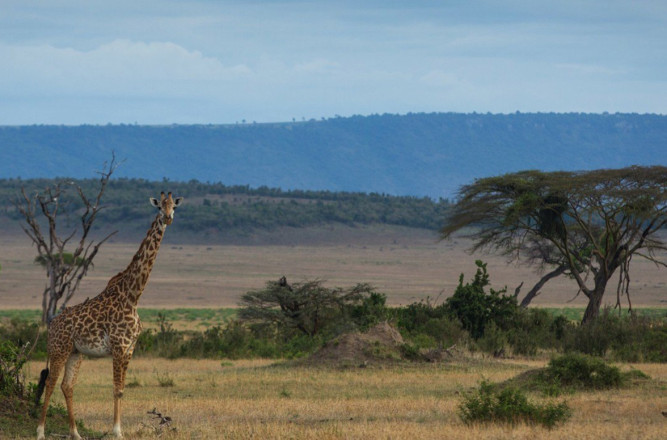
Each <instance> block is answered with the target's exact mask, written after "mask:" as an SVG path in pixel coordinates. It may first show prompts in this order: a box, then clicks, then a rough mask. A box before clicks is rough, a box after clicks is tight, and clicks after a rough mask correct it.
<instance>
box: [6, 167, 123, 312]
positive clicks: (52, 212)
mask: <svg viewBox="0 0 667 440" xmlns="http://www.w3.org/2000/svg"><path fill="white" fill-rule="evenodd" d="M116 167H117V163H116V160H115V156H113V157H112V159H111V162H110V163H108V164H105V167H104V169H103V170H102V171H99V172H98V174H99V175H100V185H99V189H98V191H97V194H96V195H95V196H94V197H92V198H91V197H88V196H87V195H86V194H85V193H84V192H83V189H82V188H81V187H80V186H78V185H76V184H74V183H73V182H71V181H59V182H56V183H55V184H53V185H50V186H48V187H46V188H45V189H44V190H43V191H41V192H35V193H32V194H28V192H27V191H26V189H25V187H22V188H21V195H20V196H19V197H18V198H17V199H16V200H15V201H14V206H15V207H16V209H17V211H18V212H19V213H20V214H21V215H22V216H23V220H25V224H22V225H21V227H22V228H23V231H24V232H25V233H26V234H27V235H28V237H30V239H31V240H32V243H33V244H34V245H35V246H36V247H37V252H38V256H37V257H36V258H35V262H36V263H39V264H41V265H42V266H44V267H45V268H46V276H47V278H48V281H47V284H46V286H45V288H44V292H43V294H42V322H43V323H46V324H48V323H49V322H51V320H52V319H53V317H54V316H55V315H56V314H57V311H58V306H59V305H60V309H61V310H62V309H64V308H65V307H66V306H67V303H68V302H69V300H70V299H71V298H72V296H74V293H75V292H76V289H77V288H78V287H79V283H80V282H81V280H82V279H83V277H84V276H85V275H86V274H87V273H88V269H89V268H90V267H92V264H93V258H95V256H96V255H97V252H98V251H99V249H100V246H102V244H103V243H104V242H105V241H107V240H108V239H109V238H111V237H112V236H113V235H114V234H115V233H116V232H117V231H114V232H111V233H109V234H107V235H106V236H105V237H103V238H102V239H101V240H100V241H98V242H97V243H95V242H94V241H93V240H92V239H91V238H90V233H91V231H92V228H93V224H94V223H95V220H97V215H98V213H99V212H100V210H102V209H103V206H102V204H101V201H102V196H103V195H104V191H105V189H106V187H107V185H108V183H109V179H110V178H111V175H112V174H113V172H114V170H115V169H116ZM70 190H74V191H75V192H76V196H75V197H70V196H69V191H70ZM77 202H79V203H77ZM62 215H64V216H71V215H77V216H78V217H79V219H80V224H79V227H74V228H73V230H71V231H67V232H65V231H64V229H65V228H66V227H63V226H62V224H59V220H60V216H62ZM44 227H45V228H46V232H44V231H43V228H44ZM71 247H73V249H71V252H66V251H65V249H66V248H71Z"/></svg>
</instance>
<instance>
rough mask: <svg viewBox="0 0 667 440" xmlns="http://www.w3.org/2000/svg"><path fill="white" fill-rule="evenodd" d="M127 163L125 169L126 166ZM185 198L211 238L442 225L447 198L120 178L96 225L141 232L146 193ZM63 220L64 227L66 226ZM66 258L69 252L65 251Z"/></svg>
mask: <svg viewBox="0 0 667 440" xmlns="http://www.w3.org/2000/svg"><path fill="white" fill-rule="evenodd" d="M120 169H122V167H121V168H120ZM69 180H72V181H73V182H74V183H75V184H76V185H78V186H80V187H81V188H82V189H83V191H84V192H86V193H93V192H94V191H95V188H96V185H97V184H98V180H96V179H68V181H69ZM56 182H58V180H56V179H30V180H14V179H9V180H7V179H0V199H4V200H7V201H11V200H15V199H16V197H17V195H19V194H20V191H21V187H25V188H26V191H28V192H29V193H30V192H31V191H37V190H43V188H44V187H46V186H48V185H54V184H55V183H56ZM165 187H168V190H170V191H172V192H173V193H174V194H178V195H179V196H183V197H185V203H186V205H185V206H187V208H184V209H187V215H181V216H180V217H179V218H178V226H177V227H178V228H179V230H180V231H182V232H186V233H187V232H190V233H193V234H197V236H198V237H199V238H198V239H199V240H202V239H204V240H207V242H210V239H211V237H226V238H227V239H230V238H233V237H239V236H241V237H242V236H244V235H247V234H250V233H252V232H253V231H261V230H274V229H276V228H281V227H293V228H302V227H309V226H317V225H322V224H332V223H339V224H345V225H350V226H352V225H372V224H387V225H397V226H407V227H413V228H421V229H431V230H436V229H437V228H438V227H439V225H440V223H441V222H442V219H443V218H444V216H445V212H446V210H447V208H448V207H449V203H448V202H447V201H445V200H439V201H434V200H432V199H430V198H427V197H409V196H403V197H399V196H390V195H385V194H377V193H372V194H364V193H349V192H329V191H297V190H292V191H283V190H280V189H278V188H267V187H259V188H250V187H249V186H226V185H223V184H222V183H202V182H199V181H196V180H193V181H190V182H168V183H165V182H149V181H146V180H142V179H126V178H117V179H113V180H111V181H110V182H109V185H108V186H107V188H106V191H105V194H104V202H105V203H104V204H105V208H104V209H103V210H101V211H100V212H99V213H98V216H97V221H96V228H99V229H101V230H107V229H109V230H110V229H117V227H116V225H117V224H119V223H122V224H123V225H124V226H123V230H121V231H120V234H124V235H127V234H140V233H143V232H145V231H146V229H147V227H148V224H147V223H146V219H147V218H150V216H151V215H152V213H153V211H152V210H151V207H150V206H149V204H148V197H149V196H155V195H157V194H159V193H160V191H164V190H165ZM61 198H62V199H63V200H62V203H61V209H62V210H63V214H65V216H64V217H63V224H62V226H63V227H66V228H69V227H73V226H75V224H74V223H72V219H73V218H76V217H75V215H74V214H75V213H76V212H77V211H78V210H80V209H81V208H82V207H83V205H82V202H81V200H79V199H77V194H76V193H75V192H71V193H68V192H66V193H64V194H63V195H62V197H61ZM0 215H6V216H8V217H9V218H10V219H12V220H17V221H18V220H20V216H19V214H18V212H16V210H14V209H0ZM60 226H61V225H59V227H60ZM65 256H66V255H65Z"/></svg>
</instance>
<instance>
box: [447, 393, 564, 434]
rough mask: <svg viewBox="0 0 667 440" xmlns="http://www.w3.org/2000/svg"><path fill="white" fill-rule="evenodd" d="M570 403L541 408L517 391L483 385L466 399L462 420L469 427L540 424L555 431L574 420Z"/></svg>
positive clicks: (462, 403) (461, 406)
mask: <svg viewBox="0 0 667 440" xmlns="http://www.w3.org/2000/svg"><path fill="white" fill-rule="evenodd" d="M571 413H572V412H571V410H570V408H569V406H568V405H567V403H566V402H560V403H558V404H553V403H547V404H545V405H539V404H536V403H531V402H530V401H528V398H527V397H526V395H525V393H524V392H523V391H521V390H519V389H516V388H504V389H502V390H499V389H498V388H497V387H496V386H495V385H493V384H491V383H490V382H487V381H482V383H481V384H480V386H479V389H478V390H476V391H475V392H473V393H469V394H467V395H465V396H464V397H463V401H462V402H461V404H460V405H459V416H460V417H461V420H463V422H464V423H465V424H468V425H470V424H473V423H505V424H509V425H516V424H518V423H526V424H539V425H542V426H544V427H546V428H549V429H551V428H553V427H554V426H555V425H557V424H558V423H563V422H565V421H566V420H567V419H568V418H570V416H571Z"/></svg>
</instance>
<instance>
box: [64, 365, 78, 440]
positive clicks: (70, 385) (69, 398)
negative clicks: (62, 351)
mask: <svg viewBox="0 0 667 440" xmlns="http://www.w3.org/2000/svg"><path fill="white" fill-rule="evenodd" d="M81 360H82V358H81V354H79V353H73V354H71V355H70V357H69V359H68V360H67V363H66V364H65V375H64V376H63V381H62V383H61V385H60V388H61V389H62V391H63V394H64V395H65V402H66V403H67V415H68V417H69V435H70V437H71V438H73V439H80V438H81V436H80V435H79V431H78V430H77V429H76V420H75V418H74V385H75V384H76V375H77V373H78V372H79V367H80V366H81Z"/></svg>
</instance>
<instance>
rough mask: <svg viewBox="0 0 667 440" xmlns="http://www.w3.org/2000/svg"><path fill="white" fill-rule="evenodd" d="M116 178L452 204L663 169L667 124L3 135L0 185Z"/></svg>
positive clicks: (110, 129) (470, 121) (503, 118)
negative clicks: (595, 172) (462, 197)
mask: <svg viewBox="0 0 667 440" xmlns="http://www.w3.org/2000/svg"><path fill="white" fill-rule="evenodd" d="M111 151H115V153H116V157H117V158H118V159H121V160H124V163H123V164H122V166H121V167H120V168H119V169H118V170H117V172H116V176H119V177H128V178H142V179H147V180H151V181H154V180H158V181H159V180H163V179H168V180H171V181H181V182H187V181H190V180H198V181H200V182H221V183H223V184H225V185H249V186H250V187H260V186H267V187H270V188H281V189H283V190H291V189H302V190H328V191H353V192H367V193H372V192H375V193H380V194H392V195H411V196H420V197H421V196H428V197H431V198H435V199H437V198H439V197H452V195H453V194H454V192H455V191H456V189H457V188H458V187H459V185H461V184H464V183H469V182H471V181H472V180H473V179H474V178H478V177H484V176H489V175H496V174H502V173H506V172H511V171H517V170H521V169H541V170H547V171H549V170H560V169H563V170H583V169H595V168H616V167H623V166H628V165H633V164H637V165H655V164H661V165H665V164H667V116H662V115H638V114H574V113H572V114H553V113H550V114H544V113H537V114H534V113H516V114H509V115H494V114H455V113H437V114H408V115H374V116H366V117H362V116H355V117H350V118H333V119H327V120H318V121H316V120H311V121H305V122H292V123H275V124H242V125H241V124H240V125H171V126H139V125H107V126H90V125H84V126H20V127H7V126H5V127H0V178H17V177H20V178H22V179H26V178H35V177H47V178H50V177H56V176H66V177H73V178H91V177H95V171H96V170H98V169H101V168H102V165H103V163H104V162H105V161H107V160H109V158H110V157H111Z"/></svg>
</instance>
